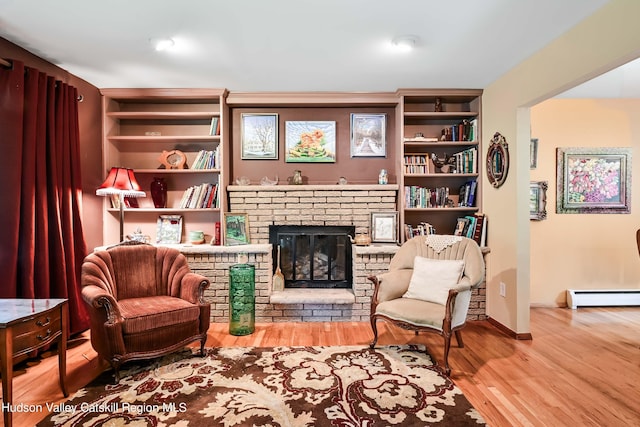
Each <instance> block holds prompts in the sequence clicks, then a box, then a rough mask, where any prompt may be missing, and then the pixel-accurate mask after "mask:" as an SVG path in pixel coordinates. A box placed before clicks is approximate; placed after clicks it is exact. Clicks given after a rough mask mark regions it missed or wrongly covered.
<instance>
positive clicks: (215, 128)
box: [209, 117, 220, 136]
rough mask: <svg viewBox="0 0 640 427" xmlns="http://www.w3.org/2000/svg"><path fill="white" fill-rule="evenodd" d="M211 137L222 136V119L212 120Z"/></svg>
mask: <svg viewBox="0 0 640 427" xmlns="http://www.w3.org/2000/svg"><path fill="white" fill-rule="evenodd" d="M209 135H212V136H213V135H220V118H219V117H212V118H211V127H210V128H209Z"/></svg>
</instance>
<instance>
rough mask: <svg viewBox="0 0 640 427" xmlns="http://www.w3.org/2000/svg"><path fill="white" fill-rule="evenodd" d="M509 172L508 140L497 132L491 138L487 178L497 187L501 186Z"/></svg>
mask: <svg viewBox="0 0 640 427" xmlns="http://www.w3.org/2000/svg"><path fill="white" fill-rule="evenodd" d="M508 172H509V148H508V145H507V140H506V139H505V138H504V136H502V135H501V134H500V132H496V133H495V134H494V135H493V138H491V145H489V150H488V151H487V178H488V179H489V182H490V183H491V185H493V186H494V187H495V188H498V187H500V186H501V185H502V184H504V182H505V181H506V180H507V173H508Z"/></svg>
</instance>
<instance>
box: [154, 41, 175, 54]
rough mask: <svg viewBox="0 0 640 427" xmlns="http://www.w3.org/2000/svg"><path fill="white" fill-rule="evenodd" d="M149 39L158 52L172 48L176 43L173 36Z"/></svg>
mask: <svg viewBox="0 0 640 427" xmlns="http://www.w3.org/2000/svg"><path fill="white" fill-rule="evenodd" d="M149 41H150V43H151V45H152V46H153V48H154V49H155V50H157V51H158V52H160V51H163V50H167V49H170V48H172V47H173V45H174V44H175V42H174V41H173V39H172V38H163V39H151V40H149Z"/></svg>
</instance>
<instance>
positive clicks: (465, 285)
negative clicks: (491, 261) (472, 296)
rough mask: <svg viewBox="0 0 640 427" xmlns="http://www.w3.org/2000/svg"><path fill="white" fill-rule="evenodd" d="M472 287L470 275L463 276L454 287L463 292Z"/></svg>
mask: <svg viewBox="0 0 640 427" xmlns="http://www.w3.org/2000/svg"><path fill="white" fill-rule="evenodd" d="M471 288H472V286H471V280H469V278H468V277H466V276H463V277H462V279H460V281H459V282H458V284H457V285H456V286H455V287H453V288H452V289H454V290H455V291H457V292H463V291H468V290H469V289H471Z"/></svg>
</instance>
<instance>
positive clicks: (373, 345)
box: [369, 317, 378, 348]
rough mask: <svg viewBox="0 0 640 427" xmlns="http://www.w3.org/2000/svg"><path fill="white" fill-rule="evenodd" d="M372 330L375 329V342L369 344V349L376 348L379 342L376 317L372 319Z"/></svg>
mask: <svg viewBox="0 0 640 427" xmlns="http://www.w3.org/2000/svg"><path fill="white" fill-rule="evenodd" d="M371 329H373V341H371V344H369V348H374V347H375V346H376V343H377V342H378V326H377V324H376V318H375V317H371Z"/></svg>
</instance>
